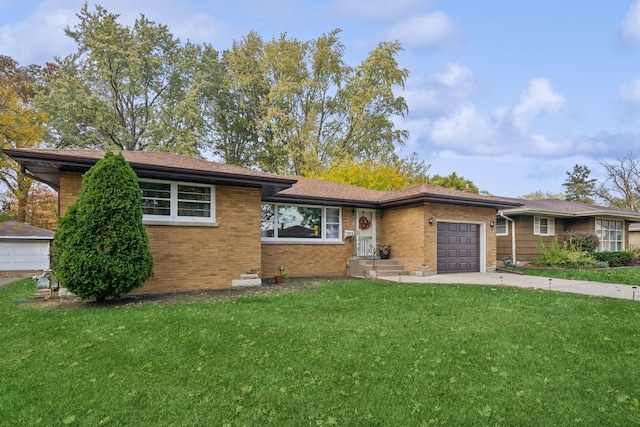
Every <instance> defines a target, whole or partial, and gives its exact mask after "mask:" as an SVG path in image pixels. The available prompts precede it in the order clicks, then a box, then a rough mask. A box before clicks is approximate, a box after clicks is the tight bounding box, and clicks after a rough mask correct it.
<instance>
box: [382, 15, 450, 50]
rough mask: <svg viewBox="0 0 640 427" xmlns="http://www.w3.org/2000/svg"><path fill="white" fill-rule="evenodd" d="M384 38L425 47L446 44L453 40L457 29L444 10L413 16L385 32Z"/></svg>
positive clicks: (407, 44) (405, 44) (411, 45)
mask: <svg viewBox="0 0 640 427" xmlns="http://www.w3.org/2000/svg"><path fill="white" fill-rule="evenodd" d="M385 36H386V38H390V39H394V40H400V41H401V42H402V44H403V46H410V47H417V48H425V47H433V46H439V45H443V44H446V43H448V42H450V41H452V40H454V39H455V38H456V36H457V31H456V28H455V25H454V24H453V21H451V19H450V18H449V16H447V14H446V13H444V12H440V11H437V12H433V13H429V14H427V15H422V16H413V17H411V18H409V19H407V20H406V21H404V22H401V23H399V24H396V25H394V26H392V27H391V28H389V29H388V30H387V31H386V32H385Z"/></svg>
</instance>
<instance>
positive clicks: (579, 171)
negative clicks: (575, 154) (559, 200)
mask: <svg viewBox="0 0 640 427" xmlns="http://www.w3.org/2000/svg"><path fill="white" fill-rule="evenodd" d="M590 174H591V171H590V170H589V168H588V167H587V166H584V165H577V164H576V165H575V166H574V167H573V171H572V172H567V179H566V180H565V181H564V184H562V185H563V186H564V187H565V188H566V190H565V195H564V198H565V200H568V201H570V202H581V203H589V204H594V203H595V201H594V200H593V195H594V191H595V186H596V182H597V181H598V180H597V179H595V178H589V175H590Z"/></svg>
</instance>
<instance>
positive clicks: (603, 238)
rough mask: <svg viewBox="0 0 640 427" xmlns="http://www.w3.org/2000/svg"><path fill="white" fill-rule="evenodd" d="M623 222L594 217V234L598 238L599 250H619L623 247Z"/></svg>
mask: <svg viewBox="0 0 640 427" xmlns="http://www.w3.org/2000/svg"><path fill="white" fill-rule="evenodd" d="M623 226H624V222H623V221H615V220H611V219H599V218H597V219H596V236H597V237H598V240H600V244H599V245H598V251H599V252H610V251H621V250H622V249H623V248H624V232H623V230H624V228H623Z"/></svg>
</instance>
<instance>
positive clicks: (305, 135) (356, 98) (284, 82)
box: [209, 30, 408, 174]
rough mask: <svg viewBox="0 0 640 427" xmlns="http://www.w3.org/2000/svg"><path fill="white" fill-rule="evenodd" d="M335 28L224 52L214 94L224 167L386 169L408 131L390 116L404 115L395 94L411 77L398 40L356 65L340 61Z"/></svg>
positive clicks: (251, 41)
mask: <svg viewBox="0 0 640 427" xmlns="http://www.w3.org/2000/svg"><path fill="white" fill-rule="evenodd" d="M339 33H340V30H334V31H332V32H330V33H328V34H325V35H322V36H320V37H318V38H317V39H315V40H312V41H307V42H302V41H299V40H297V39H294V38H291V37H288V36H287V35H286V34H282V35H281V36H280V37H278V38H274V39H272V40H270V41H268V42H265V41H264V40H263V39H262V38H261V37H260V36H259V35H258V34H257V33H255V32H252V33H249V35H248V36H247V37H245V38H243V39H242V40H241V41H239V42H236V43H234V45H233V47H232V48H231V49H230V50H228V51H225V52H223V54H222V60H221V62H222V68H223V70H224V76H223V77H222V78H221V81H222V82H223V87H224V88H225V89H226V90H221V91H219V92H217V94H212V95H214V96H211V97H210V98H209V99H210V102H211V103H212V105H213V107H212V109H211V110H212V111H215V113H216V114H215V115H213V120H212V135H213V137H212V141H213V149H214V151H215V152H216V153H217V154H218V155H220V156H221V157H222V158H223V160H224V161H226V162H229V163H235V164H239V165H257V166H258V167H259V168H260V169H262V170H265V171H269V172H277V173H290V174H312V173H320V172H322V171H324V170H328V169H329V168H330V167H332V166H333V165H335V164H336V162H337V163H342V162H343V161H345V162H350V161H354V160H357V161H372V162H375V163H379V162H382V163H384V161H385V159H387V158H390V157H391V156H392V155H393V153H394V150H395V148H397V146H399V145H402V144H403V143H404V140H405V139H406V137H407V132H406V131H404V130H399V129H396V127H395V125H394V122H393V118H394V117H395V116H401V115H404V114H405V113H406V111H407V106H406V103H405V100H404V99H403V98H402V97H400V96H397V95H396V94H395V93H394V90H396V89H398V88H402V87H403V86H404V82H405V79H406V77H407V75H408V71H407V70H405V69H402V68H400V67H399V66H398V63H397V61H396V57H397V55H398V53H399V52H400V51H401V46H400V44H399V43H397V42H391V43H388V42H383V43H380V44H379V45H378V46H377V47H376V48H375V49H374V50H373V51H372V52H371V53H370V54H369V56H368V57H367V58H366V59H365V60H364V61H363V62H362V63H361V64H359V65H358V66H356V67H350V66H347V65H346V64H345V63H344V60H343V56H344V47H343V45H342V44H341V43H340V40H339V37H338V36H339Z"/></svg>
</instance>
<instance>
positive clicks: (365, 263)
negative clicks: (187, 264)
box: [349, 258, 409, 277]
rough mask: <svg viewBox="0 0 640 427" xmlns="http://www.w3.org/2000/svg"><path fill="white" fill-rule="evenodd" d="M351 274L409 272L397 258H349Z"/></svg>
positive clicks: (404, 273) (395, 274)
mask: <svg viewBox="0 0 640 427" xmlns="http://www.w3.org/2000/svg"><path fill="white" fill-rule="evenodd" d="M349 267H350V268H349V270H350V273H349V274H350V275H351V276H355V277H385V276H406V275H408V274H409V272H408V271H407V270H405V269H404V267H403V266H402V264H400V261H398V260H397V259H375V260H371V259H358V258H352V259H351V260H349Z"/></svg>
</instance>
